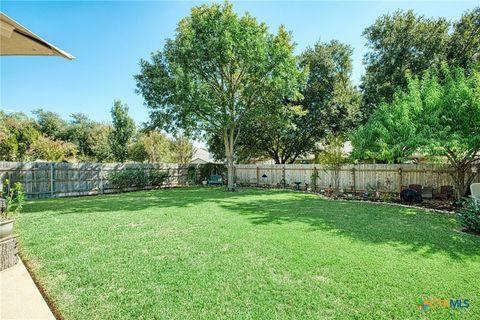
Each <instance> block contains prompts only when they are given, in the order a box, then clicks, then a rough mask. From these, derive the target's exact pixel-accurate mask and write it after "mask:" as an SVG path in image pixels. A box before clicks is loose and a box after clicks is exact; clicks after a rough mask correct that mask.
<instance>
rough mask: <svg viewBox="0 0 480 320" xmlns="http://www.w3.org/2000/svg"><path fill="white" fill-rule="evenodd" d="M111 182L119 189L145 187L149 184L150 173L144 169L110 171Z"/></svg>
mask: <svg viewBox="0 0 480 320" xmlns="http://www.w3.org/2000/svg"><path fill="white" fill-rule="evenodd" d="M108 181H109V182H110V184H111V185H112V186H113V187H115V188H118V189H121V190H124V189H127V188H132V187H136V188H143V187H145V186H146V185H148V175H147V173H146V172H145V171H144V170H143V169H123V170H116V171H112V172H110V174H109V175H108Z"/></svg>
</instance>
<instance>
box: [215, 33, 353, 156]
mask: <svg viewBox="0 0 480 320" xmlns="http://www.w3.org/2000/svg"><path fill="white" fill-rule="evenodd" d="M351 56H352V49H351V48H350V47H349V46H348V45H345V44H343V43H341V42H339V41H336V40H333V41H331V42H328V43H321V42H318V43H316V44H315V45H314V46H313V47H312V48H308V49H307V50H306V51H305V52H304V53H302V54H301V55H300V57H299V58H298V61H299V65H300V67H302V68H304V69H306V70H309V72H308V77H307V82H306V85H305V86H303V87H302V89H301V93H302V95H303V97H304V99H302V100H301V101H288V100H283V101H278V103H283V104H284V105H285V108H283V109H281V110H280V111H281V112H277V113H270V114H269V115H268V121H265V119H266V118H267V117H262V118H259V119H257V120H256V121H252V122H250V123H248V125H249V130H244V131H243V135H242V138H241V139H240V140H239V144H238V150H239V152H238V154H237V155H238V157H239V159H241V160H243V161H248V160H258V159H264V158H267V159H273V160H274V161H275V163H293V162H295V161H296V160H297V159H298V157H300V156H304V155H307V154H313V153H314V152H315V151H316V149H317V144H318V142H320V141H322V140H324V139H325V138H326V136H327V135H328V134H329V133H331V134H336V135H339V134H344V133H345V132H346V131H348V130H350V129H352V128H354V127H355V126H356V124H357V123H358V122H359V120H360V117H361V113H360V111H359V109H360V94H359V92H358V90H357V89H356V88H355V86H354V85H353V84H352V82H351V72H352V58H351ZM220 142H221V139H220V138H219V137H215V138H213V139H211V140H210V141H209V147H210V150H211V151H213V153H214V154H215V155H216V156H217V157H218V156H219V155H222V154H223V148H222V145H221V144H220Z"/></svg>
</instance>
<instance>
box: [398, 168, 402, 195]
mask: <svg viewBox="0 0 480 320" xmlns="http://www.w3.org/2000/svg"><path fill="white" fill-rule="evenodd" d="M402 176H403V174H402V168H398V192H402Z"/></svg>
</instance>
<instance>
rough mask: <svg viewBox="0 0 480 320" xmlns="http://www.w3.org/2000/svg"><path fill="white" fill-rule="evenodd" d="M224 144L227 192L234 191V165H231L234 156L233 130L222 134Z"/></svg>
mask: <svg viewBox="0 0 480 320" xmlns="http://www.w3.org/2000/svg"><path fill="white" fill-rule="evenodd" d="M224 142H225V157H226V158H227V171H228V174H227V189H228V191H235V176H234V169H235V168H234V163H233V154H234V149H233V145H234V136H233V130H232V131H231V132H230V134H229V133H228V132H227V131H225V133H224Z"/></svg>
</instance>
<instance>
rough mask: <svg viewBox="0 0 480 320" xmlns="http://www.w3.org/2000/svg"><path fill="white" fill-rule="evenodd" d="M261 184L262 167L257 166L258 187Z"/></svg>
mask: <svg viewBox="0 0 480 320" xmlns="http://www.w3.org/2000/svg"><path fill="white" fill-rule="evenodd" d="M259 185H260V168H259V167H258V166H257V187H258V186H259Z"/></svg>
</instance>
